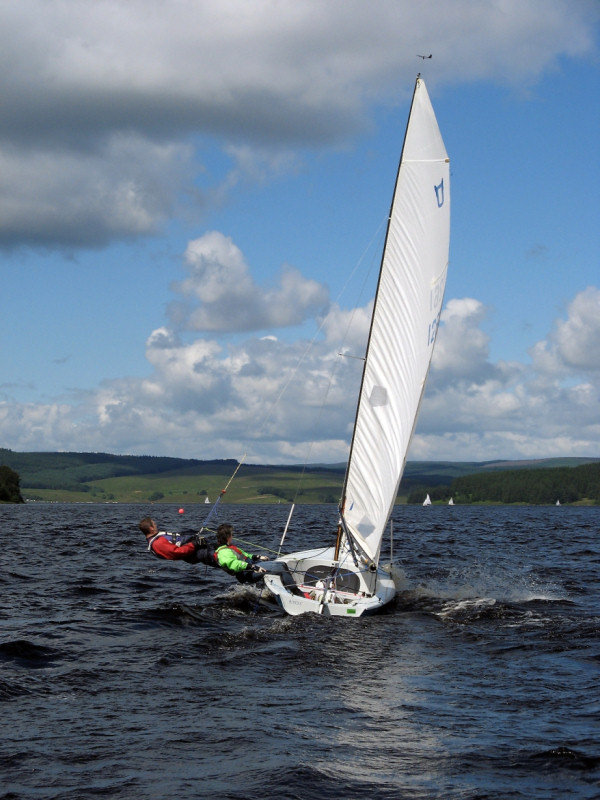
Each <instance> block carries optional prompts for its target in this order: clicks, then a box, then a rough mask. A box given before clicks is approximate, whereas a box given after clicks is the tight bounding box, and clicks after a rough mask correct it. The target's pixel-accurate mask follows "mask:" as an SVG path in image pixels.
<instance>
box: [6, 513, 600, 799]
mask: <svg viewBox="0 0 600 800" xmlns="http://www.w3.org/2000/svg"><path fill="white" fill-rule="evenodd" d="M149 510H150V509H147V508H144V507H142V506H117V505H89V506H67V505H45V504H36V505H26V506H21V507H18V506H0V523H1V529H0V530H1V534H0V535H1V537H2V570H1V574H0V586H1V589H2V601H3V602H2V606H1V609H0V621H1V633H0V664H1V667H2V668H1V671H0V711H1V716H2V738H1V740H0V785H1V789H0V798H4V800H6V799H7V798H35V799H36V800H49V798H61V800H67V799H68V798H77V800H80V799H84V800H85V799H86V798H97V797H105V798H127V799H129V798H131V799H132V800H150V798H152V799H153V800H154V798H156V800H158V799H159V798H160V800H162V799H163V798H177V800H190V799H191V798H214V800H221V798H236V800H254V798H256V799H257V800H258V799H259V798H277V799H278V800H288V798H289V800H291V799H292V798H294V799H296V798H298V799H302V800H318V799H319V798H323V799H324V800H325V798H326V799H327V800H330V798H338V800H354V798H356V799H357V800H358V798H360V799H361V800H364V799H365V798H369V800H392V798H393V799H394V800H397V798H411V800H417V799H418V800H421V799H423V800H425V799H426V800H430V799H431V798H440V800H442V799H443V800H454V798H461V799H462V800H466V799H469V800H475V798H479V799H480V800H483V798H501V799H502V800H510V799H511V798H519V799H520V798H523V799H526V800H533V799H534V798H536V799H537V798H544V800H545V799H547V800H557V799H558V798H598V797H600V788H599V782H600V722H599V720H600V708H599V705H600V702H599V701H600V691H599V686H600V681H599V668H600V638H599V633H600V598H599V587H600V508H578V509H577V508H567V507H560V508H556V507H551V508H514V509H513V508H498V507H493V508H488V507H475V508H473V507H472V508H464V507H460V506H455V507H447V506H446V507H430V508H422V507H416V508H413V507H400V508H398V509H397V511H396V513H395V522H394V530H395V544H394V554H395V556H397V557H398V559H399V560H400V561H401V568H402V570H403V572H404V576H405V590H404V591H403V592H402V593H401V594H400V596H399V597H398V599H397V601H396V602H394V604H393V605H392V606H391V607H389V609H388V611H387V613H383V614H381V615H379V616H376V617H371V618H369V619H352V620H350V619H341V618H325V617H316V616H306V617H296V618H290V617H285V616H283V615H282V613H281V612H279V611H278V610H277V608H276V607H275V606H274V605H272V604H271V603H270V602H269V601H268V600H267V599H266V598H265V597H264V593H263V595H261V594H260V593H259V591H258V590H256V589H254V588H245V587H242V586H241V585H239V584H237V583H236V582H235V581H234V580H233V579H231V578H230V577H229V576H227V575H226V574H225V573H221V572H218V571H216V570H207V568H206V567H204V566H189V565H187V564H175V563H169V562H161V561H158V560H157V559H155V558H153V557H152V556H150V555H149V554H148V553H147V552H146V551H145V549H144V547H145V545H144V540H143V537H142V535H141V534H140V533H139V532H138V531H137V530H136V525H137V521H138V520H139V519H140V517H141V516H143V515H144V514H145V513H147V512H148V511H149ZM151 511H152V513H153V515H155V516H156V517H157V519H158V521H159V522H160V523H161V527H166V528H169V529H177V527H182V526H183V527H186V526H196V525H197V524H198V525H199V523H201V522H202V519H203V514H204V509H203V508H198V507H196V508H195V510H192V509H190V510H189V511H188V512H187V513H186V514H185V517H183V518H182V517H178V514H177V509H176V508H174V507H171V506H154V507H152V509H151ZM287 511H288V509H287V507H285V506H283V505H282V506H263V507H257V506H248V507H242V506H224V507H223V509H222V511H221V515H220V521H232V522H233V523H234V524H235V525H236V528H237V531H238V532H239V533H240V535H242V531H245V536H244V538H245V539H246V540H247V541H251V542H255V543H256V545H257V546H258V544H262V545H265V546H267V547H270V548H274V547H276V545H277V543H278V541H279V538H280V536H281V531H282V529H283V526H284V525H285V521H286V517H287ZM323 517H324V519H323ZM335 523H336V518H335V511H334V509H332V508H330V507H316V506H310V507H299V508H298V509H297V512H296V514H295V518H294V521H293V523H292V527H291V528H290V531H289V533H288V538H287V539H286V548H289V549H294V548H299V547H307V546H312V545H313V544H321V543H328V539H327V537H324V536H323V534H322V530H323V529H325V530H332V529H333V527H334V526H335ZM250 549H252V548H250ZM255 549H256V548H255Z"/></svg>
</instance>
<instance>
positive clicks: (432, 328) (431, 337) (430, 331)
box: [427, 311, 442, 347]
mask: <svg viewBox="0 0 600 800" xmlns="http://www.w3.org/2000/svg"><path fill="white" fill-rule="evenodd" d="M441 314H442V312H441V311H440V313H439V314H438V315H437V317H436V318H435V319H434V320H433V322H430V323H429V326H428V328H427V346H428V347H430V346H431V345H433V343H434V342H435V337H436V334H437V329H438V326H439V324H440V316H441Z"/></svg>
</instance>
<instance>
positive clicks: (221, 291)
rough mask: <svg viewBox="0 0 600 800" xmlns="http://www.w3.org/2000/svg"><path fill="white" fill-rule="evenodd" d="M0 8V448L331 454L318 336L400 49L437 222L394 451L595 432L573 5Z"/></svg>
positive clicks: (567, 440)
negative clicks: (410, 428)
mask: <svg viewBox="0 0 600 800" xmlns="http://www.w3.org/2000/svg"><path fill="white" fill-rule="evenodd" d="M0 21H1V22H2V24H1V25H0V37H2V39H3V40H4V42H3V52H4V53H5V57H6V59H7V62H6V63H7V64H8V67H7V68H6V69H4V70H3V72H2V75H1V76H0V84H2V85H1V87H0V96H1V97H2V109H3V113H2V118H1V119H0V160H1V163H0V167H1V168H0V248H1V253H0V258H1V259H2V295H1V301H0V310H1V315H0V337H1V339H0V341H1V351H0V352H1V364H2V370H1V373H0V446H4V447H10V448H12V449H14V450H19V451H26V450H80V451H88V450H91V451H108V452H115V453H139V454H155V455H174V456H181V457H195V458H231V457H233V458H236V457H240V456H241V455H242V454H243V453H246V452H247V453H248V454H249V459H250V460H255V461H267V462H271V463H278V462H302V461H303V460H305V459H306V458H308V460H311V461H336V462H337V461H342V460H344V459H345V455H346V452H347V447H348V436H349V431H350V425H351V421H352V417H353V409H354V405H355V401H356V386H357V384H356V377H357V376H356V374H355V372H356V370H355V368H354V367H353V366H348V365H347V364H344V365H340V364H339V363H338V362H339V360H336V355H335V354H336V353H337V351H338V350H339V347H340V341H339V336H340V331H342V330H344V329H345V327H346V321H347V319H348V318H349V316H350V311H351V309H352V308H353V307H354V306H355V305H358V306H359V311H358V313H357V314H356V315H355V317H354V327H353V328H352V329H351V333H350V337H351V338H350V344H351V345H352V346H353V348H354V350H355V351H356V352H357V353H360V352H361V347H364V336H365V332H366V327H367V323H368V310H369V305H368V304H369V301H370V295H371V293H372V287H373V281H374V273H373V271H371V273H370V277H369V278H368V279H367V283H366V289H364V290H363V292H362V294H359V293H358V287H360V286H361V282H362V281H363V279H364V275H363V273H364V268H367V267H371V268H372V267H373V265H376V264H377V263H378V259H379V251H378V247H379V246H380V244H381V241H382V236H383V227H382V226H383V223H384V220H385V217H386V214H387V210H388V206H389V201H390V196H391V191H392V188H393V182H394V177H395V170H396V165H397V160H398V157H399V153H400V147H401V143H402V137H403V134H404V127H405V124H406V116H407V113H408V106H409V102H410V96H411V93H412V88H413V85H414V78H415V75H416V73H417V72H418V71H421V73H422V75H423V77H424V79H425V81H426V83H427V86H428V89H429V92H430V95H431V98H432V101H433V104H434V108H435V110H436V114H437V117H438V121H439V124H440V128H441V131H442V135H443V137H444V141H445V144H446V148H447V151H448V153H449V155H450V159H451V179H452V233H451V250H450V269H449V274H448V283H447V288H446V300H445V312H444V315H443V318H442V319H443V324H442V326H441V328H440V333H439V337H438V343H437V346H436V353H435V355H434V363H433V367H432V372H431V376H430V381H429V384H428V389H427V393H426V397H425V401H424V404H423V407H422V414H421V417H420V420H419V425H418V427H417V431H416V435H415V439H414V442H413V446H412V449H411V452H410V454H409V457H410V458H413V459H445V460H489V459H498V458H501V459H503V458H506V459H515V458H542V457H545V456H556V455H579V456H584V455H585V456H598V455H600V414H599V412H598V408H599V407H600V402H599V401H600V396H599V395H600V259H599V257H598V253H599V252H600V236H599V233H598V228H599V224H598V223H599V221H600V199H599V193H598V186H600V166H599V162H600V158H599V155H598V150H599V148H598V141H600V110H599V106H600V103H599V98H600V60H599V49H598V28H599V22H600V7H599V6H598V4H597V3H595V2H592V1H591V0H590V1H589V2H588V1H587V0H581V1H577V0H571V1H570V2H566V0H565V1H564V2H562V1H561V0H529V1H528V2H522V0H520V1H518V0H504V1H503V2H501V3H498V2H486V1H485V0H482V1H481V2H474V1H473V0H456V1H455V2H449V3H447V4H441V5H440V4H439V3H433V2H429V3H428V2H423V3H421V4H419V5H418V8H417V7H416V5H415V4H413V3H412V2H402V0H395V2H389V1H388V0H375V2H372V3H369V4H367V3H363V2H359V1H358V0H344V2H341V0H330V2H317V0H306V2H304V3H292V2H279V3H275V4H273V3H268V2H266V0H265V2H262V0H255V2H253V3H252V4H248V3H244V2H241V1H240V0H236V1H233V0H222V1H221V2H217V0H212V1H210V2H209V0H206V1H205V2H187V0H182V1H181V2H177V3H176V2H174V1H173V0H172V1H171V2H157V1H156V0H145V1H144V2H141V0H132V1H131V2H129V3H127V4H121V3H118V2H115V1H113V2H107V0H99V2H97V3H94V4H89V5H88V4H81V3H76V2H74V1H73V2H68V1H67V2H65V3H63V4H61V5H60V6H56V5H54V4H47V3H44V2H41V0H23V2H22V3H19V4H12V3H1V2H0ZM429 52H431V53H433V58H432V59H431V60H429V59H428V60H426V61H421V60H420V59H418V58H417V57H416V55H417V53H429ZM355 268H356V276H355V277H354V279H353V280H352V281H351V283H350V285H349V286H348V287H346V289H345V291H344V293H343V294H340V292H341V291H342V289H343V288H344V286H345V284H346V281H347V278H348V276H349V275H354V270H355ZM324 319H325V322H323V320H324ZM319 326H322V327H321V328H320V331H321V332H320V334H319V335H318V336H317V339H316V343H315V346H314V347H313V349H312V350H311V352H310V355H308V356H305V357H304V360H303V361H302V362H301V364H300V366H298V364H299V358H300V356H302V355H303V354H305V351H306V345H307V342H308V341H309V340H310V339H311V338H312V337H313V336H314V334H315V332H316V331H317V329H319ZM334 370H335V372H334V375H335V379H334V380H335V382H334V385H333V390H332V391H331V393H330V394H329V395H328V397H327V399H326V400H324V399H323V398H324V396H325V392H324V389H325V388H326V386H327V385H328V382H329V379H330V378H329V376H330V375H331V374H332V372H333V371H334ZM288 382H289V388H288V389H287V391H286V392H285V393H284V394H283V396H282V397H281V399H279V398H280V395H281V392H282V390H283V388H284V387H285V386H286V385H288ZM319 398H320V399H319ZM323 403H325V404H324V405H323Z"/></svg>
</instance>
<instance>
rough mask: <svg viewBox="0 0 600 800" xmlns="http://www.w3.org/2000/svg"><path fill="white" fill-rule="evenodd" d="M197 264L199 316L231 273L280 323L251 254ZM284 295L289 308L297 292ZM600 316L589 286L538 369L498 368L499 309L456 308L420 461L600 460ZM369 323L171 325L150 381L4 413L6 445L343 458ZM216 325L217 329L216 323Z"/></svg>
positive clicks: (418, 451) (436, 373) (197, 256)
mask: <svg viewBox="0 0 600 800" xmlns="http://www.w3.org/2000/svg"><path fill="white" fill-rule="evenodd" d="M185 259H186V263H187V264H188V267H190V269H191V272H190V278H189V279H188V280H189V284H186V285H185V286H182V285H179V286H177V287H175V288H176V289H177V291H184V292H187V293H189V294H190V295H191V296H192V297H193V298H194V301H195V306H194V311H193V313H194V314H197V313H200V312H201V313H202V318H203V319H205V320H211V319H215V320H217V319H219V316H220V315H221V314H222V313H223V296H224V295H223V281H222V280H221V278H222V276H221V277H220V274H221V272H222V271H224V272H225V273H226V272H227V270H231V272H230V275H231V277H233V279H234V281H235V282H236V283H237V284H238V285H239V286H243V287H244V289H245V291H246V292H247V294H248V298H249V305H250V307H252V309H253V311H252V314H251V318H252V319H254V320H255V321H256V328H257V329H258V328H260V325H259V324H258V321H259V320H262V322H264V321H265V319H266V318H269V311H268V310H265V308H264V307H263V306H261V304H260V303H259V302H258V301H257V300H256V295H257V294H258V293H259V292H258V289H257V287H256V286H255V285H254V284H253V282H252V280H251V278H250V277H249V273H248V269H247V266H246V263H245V260H244V257H243V254H242V253H241V251H240V250H239V249H238V248H237V247H236V245H235V244H234V243H233V242H232V241H231V240H230V239H227V238H226V237H224V236H222V235H221V234H217V233H212V234H210V235H208V236H207V237H203V239H202V240H197V241H194V242H191V243H190V246H189V248H188V251H187V253H186V257H185ZM203 259H206V263H203ZM199 265H200V266H199ZM196 270H199V272H198V273H197V272H196ZM213 273H214V274H213ZM211 276H212V278H211ZM298 280H300V278H298ZM225 282H226V281H225ZM307 285H308V287H309V290H307V291H306V293H305V294H306V297H307V298H311V297H312V295H313V293H314V292H316V295H317V296H318V297H319V302H323V301H324V300H325V299H326V291H325V289H324V287H316V288H315V287H314V286H313V285H312V283H311V282H307ZM317 290H318V291H317ZM274 292H275V294H277V292H282V290H281V289H277V290H274ZM282 298H283V299H282V302H284V303H285V302H286V295H285V292H283V293H282ZM241 302H242V293H240V294H239V296H238V297H236V299H235V300H234V305H233V306H232V308H235V309H238V310H239V309H240V308H241ZM599 311H600V290H599V289H598V288H596V287H589V288H588V289H586V290H585V291H583V292H580V293H579V294H578V295H576V297H574V298H573V300H572V302H571V303H570V304H569V306H568V308H567V313H566V316H565V318H561V319H557V320H556V322H555V324H554V326H553V329H552V330H551V331H550V332H549V334H548V336H547V337H546V339H545V340H543V341H541V342H538V343H537V344H535V345H534V347H533V348H532V351H531V353H532V361H531V363H516V362H513V363H507V362H502V361H500V362H496V363H493V362H491V361H490V357H489V352H488V339H487V335H486V334H485V333H484V332H483V331H482V327H481V326H482V325H483V324H484V323H485V319H486V314H487V313H488V312H487V310H486V309H485V308H484V307H483V306H482V304H481V303H480V302H478V301H477V300H474V299H472V298H464V299H460V300H452V301H450V302H449V303H448V306H447V307H446V309H445V310H444V312H443V315H442V324H441V326H440V332H439V336H438V342H437V345H436V351H435V359H434V363H433V366H432V370H431V375H430V381H429V384H428V388H427V391H426V395H425V399H424V402H423V406H422V411H421V416H420V419H419V424H418V427H417V432H416V436H415V439H414V442H413V446H412V449H411V452H410V454H409V457H410V458H415V459H436V460H439V459H450V460H488V459H491V458H533V457H544V456H549V455H554V456H556V455H586V454H594V453H597V452H598V447H599V446H600V423H599V419H598V407H600V370H599V369H598V366H599V363H598V355H597V353H598V347H597V345H598V340H599V335H600V334H599V324H598V319H599V318H600V314H599V313H598V312H599ZM240 313H241V312H240ZM311 314H312V315H313V316H317V315H318V311H317V308H316V306H314V305H311V302H307V304H306V305H305V307H304V315H301V316H310V315H311ZM351 317H353V324H352V325H351V326H350V328H349V326H348V324H347V323H348V322H349V320H350V318H351ZM368 319H369V308H362V309H358V311H357V312H354V313H352V314H351V313H350V312H349V311H346V310H344V309H340V308H338V307H337V306H332V307H331V309H330V314H329V316H328V317H327V318H326V319H325V320H324V321H321V322H320V323H319V320H318V319H315V329H316V328H317V325H318V324H320V333H319V335H317V336H316V337H315V339H314V341H313V344H312V347H308V343H307V342H306V341H303V340H297V341H295V342H287V341H284V340H283V339H278V338H277V337H275V336H273V335H270V336H261V337H257V336H250V337H248V338H245V339H239V340H236V341H235V342H234V341H231V342H230V343H229V344H228V345H227V346H225V345H224V344H223V342H220V341H217V339H215V338H201V337H198V336H197V334H193V333H190V331H189V330H185V327H186V326H185V325H182V326H180V328H179V329H177V328H174V327H172V326H171V327H169V326H167V325H165V326H162V327H160V328H157V329H156V330H154V331H153V332H152V333H151V334H150V335H149V337H148V340H147V344H146V357H147V359H148V362H149V363H150V365H151V366H152V369H153V372H152V375H151V376H150V377H148V378H146V379H133V378H128V379H122V380H114V381H105V382H104V383H103V385H102V386H100V388H99V389H98V390H96V391H90V392H86V393H80V394H78V395H77V396H76V397H74V398H72V399H71V402H69V403H67V402H61V403H52V404H48V405H21V406H19V405H17V404H14V403H9V402H5V403H2V404H0V435H1V437H2V441H3V444H4V446H7V447H11V448H13V449H15V450H37V449H46V450H53V449H66V450H92V451H94V450H96V451H97V450H109V451H115V452H129V453H150V452H156V449H157V443H160V445H159V448H160V452H162V453H164V454H169V455H177V456H182V457H198V458H224V457H239V456H241V455H242V454H243V453H246V452H247V453H248V454H249V458H250V459H251V460H256V461H263V462H271V463H282V462H298V461H302V460H305V459H306V460H309V461H326V462H336V461H343V460H344V459H345V457H346V455H347V449H348V443H349V435H350V429H351V425H352V421H353V417H354V409H355V402H356V393H357V387H358V381H359V371H360V365H361V362H360V360H358V359H352V358H349V359H348V358H341V357H340V356H339V355H338V353H339V352H340V351H344V352H347V353H349V354H352V355H362V354H363V353H364V345H365V339H366V333H367V329H368ZM247 327H248V326H247V325H241V326H240V329H244V328H246V329H247ZM348 328H349V329H350V331H351V333H350V334H349V335H348V336H347V337H346V339H345V342H344V343H342V342H337V341H336V336H335V335H334V331H336V332H338V333H339V332H340V331H345V330H346V329H348ZM204 329H205V330H209V329H208V326H207V325H205V326H204ZM309 443H312V444H309Z"/></svg>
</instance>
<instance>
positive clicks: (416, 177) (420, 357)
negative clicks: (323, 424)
mask: <svg viewBox="0 0 600 800" xmlns="http://www.w3.org/2000/svg"><path fill="white" fill-rule="evenodd" d="M449 241H450V163H449V159H448V156H447V153H446V148H445V147H444V142H443V140H442V136H441V133H440V130H439V127H438V124H437V120H436V118H435V114H434V111H433V108H432V106H431V101H430V99H429V95H428V93H427V89H426V87H425V83H424V82H423V80H422V79H421V78H417V82H416V85H415V91H414V95H413V100H412V106H411V111H410V115H409V120H408V125H407V128H406V135H405V139H404V146H403V148H402V155H401V160H400V166H399V169H398V176H397V180H396V187H395V190H394V197H393V200H392V205H391V211H390V219H389V224H388V232H387V236H386V243H385V247H384V253H383V258H382V265H381V272H380V276H379V284H378V287H377V295H376V299H375V307H374V310H373V319H372V322H371V332H370V335H369V342H368V345H367V355H366V360H365V367H364V372H363V380H362V385H361V390H360V395H359V400H358V408H357V416H356V422H355V428H354V436H353V439H352V445H351V450H350V459H349V462H348V469H347V473H346V480H345V484H344V493H343V498H342V513H343V516H344V520H345V523H346V528H347V530H348V531H349V533H350V534H351V536H352V538H353V539H354V540H355V541H356V542H357V544H358V545H359V546H360V547H361V549H362V550H363V551H364V552H365V554H366V555H367V556H368V557H369V558H371V559H373V561H374V562H377V561H378V559H379V551H380V548H381V539H382V536H383V533H384V530H385V526H386V524H387V521H388V518H389V515H390V514H391V511H392V508H393V505H394V501H395V499H396V495H397V493H398V487H399V485H400V479H401V477H402V472H403V470H404V465H405V463H406V455H407V452H408V448H409V445H410V441H411V438H412V434H413V430H414V427H415V424H416V419H417V415H418V412H419V405H420V402H421V397H422V395H423V391H424V389H425V382H426V380H427V374H428V371H429V364H430V361H431V356H432V353H433V346H434V343H435V338H436V334H437V329H438V325H439V319H440V313H441V309H442V302H443V298H444V289H445V285H446V273H447V268H448V253H449Z"/></svg>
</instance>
